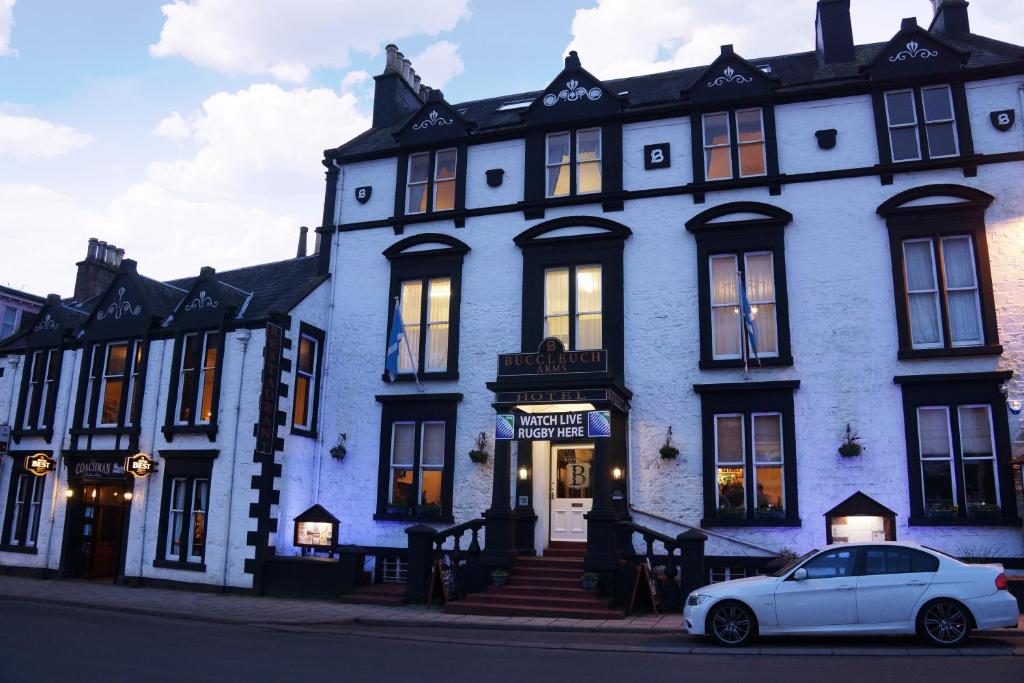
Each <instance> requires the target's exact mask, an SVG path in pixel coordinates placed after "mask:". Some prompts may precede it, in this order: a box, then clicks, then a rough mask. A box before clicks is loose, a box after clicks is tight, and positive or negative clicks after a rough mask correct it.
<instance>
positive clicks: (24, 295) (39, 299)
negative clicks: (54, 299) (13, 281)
mask: <svg viewBox="0 0 1024 683" xmlns="http://www.w3.org/2000/svg"><path fill="white" fill-rule="evenodd" d="M0 294H7V295H8V296H11V297H14V298H16V299H24V300H25V301H31V302H34V303H38V304H39V305H40V306H42V305H43V304H44V303H46V297H45V296H39V295H38V294H29V293H28V292H23V291H21V290H20V289H15V288H14V287H5V286H4V285H0Z"/></svg>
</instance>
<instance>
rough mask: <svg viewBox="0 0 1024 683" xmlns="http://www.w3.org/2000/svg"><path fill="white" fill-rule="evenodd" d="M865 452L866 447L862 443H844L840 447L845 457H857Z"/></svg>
mask: <svg viewBox="0 0 1024 683" xmlns="http://www.w3.org/2000/svg"><path fill="white" fill-rule="evenodd" d="M863 452H864V447H863V446H861V445H860V444H845V443H844V444H843V445H842V446H840V447H839V455H841V456H843V457H844V458H856V457H857V456H858V455H860V454H861V453H863Z"/></svg>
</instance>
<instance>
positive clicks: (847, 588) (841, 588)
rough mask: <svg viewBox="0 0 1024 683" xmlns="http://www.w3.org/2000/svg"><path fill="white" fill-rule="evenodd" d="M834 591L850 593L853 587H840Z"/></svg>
mask: <svg viewBox="0 0 1024 683" xmlns="http://www.w3.org/2000/svg"><path fill="white" fill-rule="evenodd" d="M836 590H839V591H852V590H853V586H849V585H842V586H839V587H837V588H836Z"/></svg>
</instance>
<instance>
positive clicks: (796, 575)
mask: <svg viewBox="0 0 1024 683" xmlns="http://www.w3.org/2000/svg"><path fill="white" fill-rule="evenodd" d="M806 578H807V570H806V569H804V568H803V567H800V569H797V570H796V571H795V572H793V580H794V581H803V580H804V579H806Z"/></svg>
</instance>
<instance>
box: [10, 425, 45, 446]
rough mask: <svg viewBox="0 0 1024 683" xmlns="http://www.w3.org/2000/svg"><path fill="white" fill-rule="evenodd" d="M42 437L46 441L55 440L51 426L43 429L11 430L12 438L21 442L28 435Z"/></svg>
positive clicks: (16, 441)
mask: <svg viewBox="0 0 1024 683" xmlns="http://www.w3.org/2000/svg"><path fill="white" fill-rule="evenodd" d="M37 436H38V437H42V438H43V440H44V441H46V443H50V442H51V441H52V440H53V430H52V429H50V428H49V427H44V428H43V429H15V430H12V431H11V438H12V439H14V442H15V443H19V442H21V440H22V439H24V438H26V437H37Z"/></svg>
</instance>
